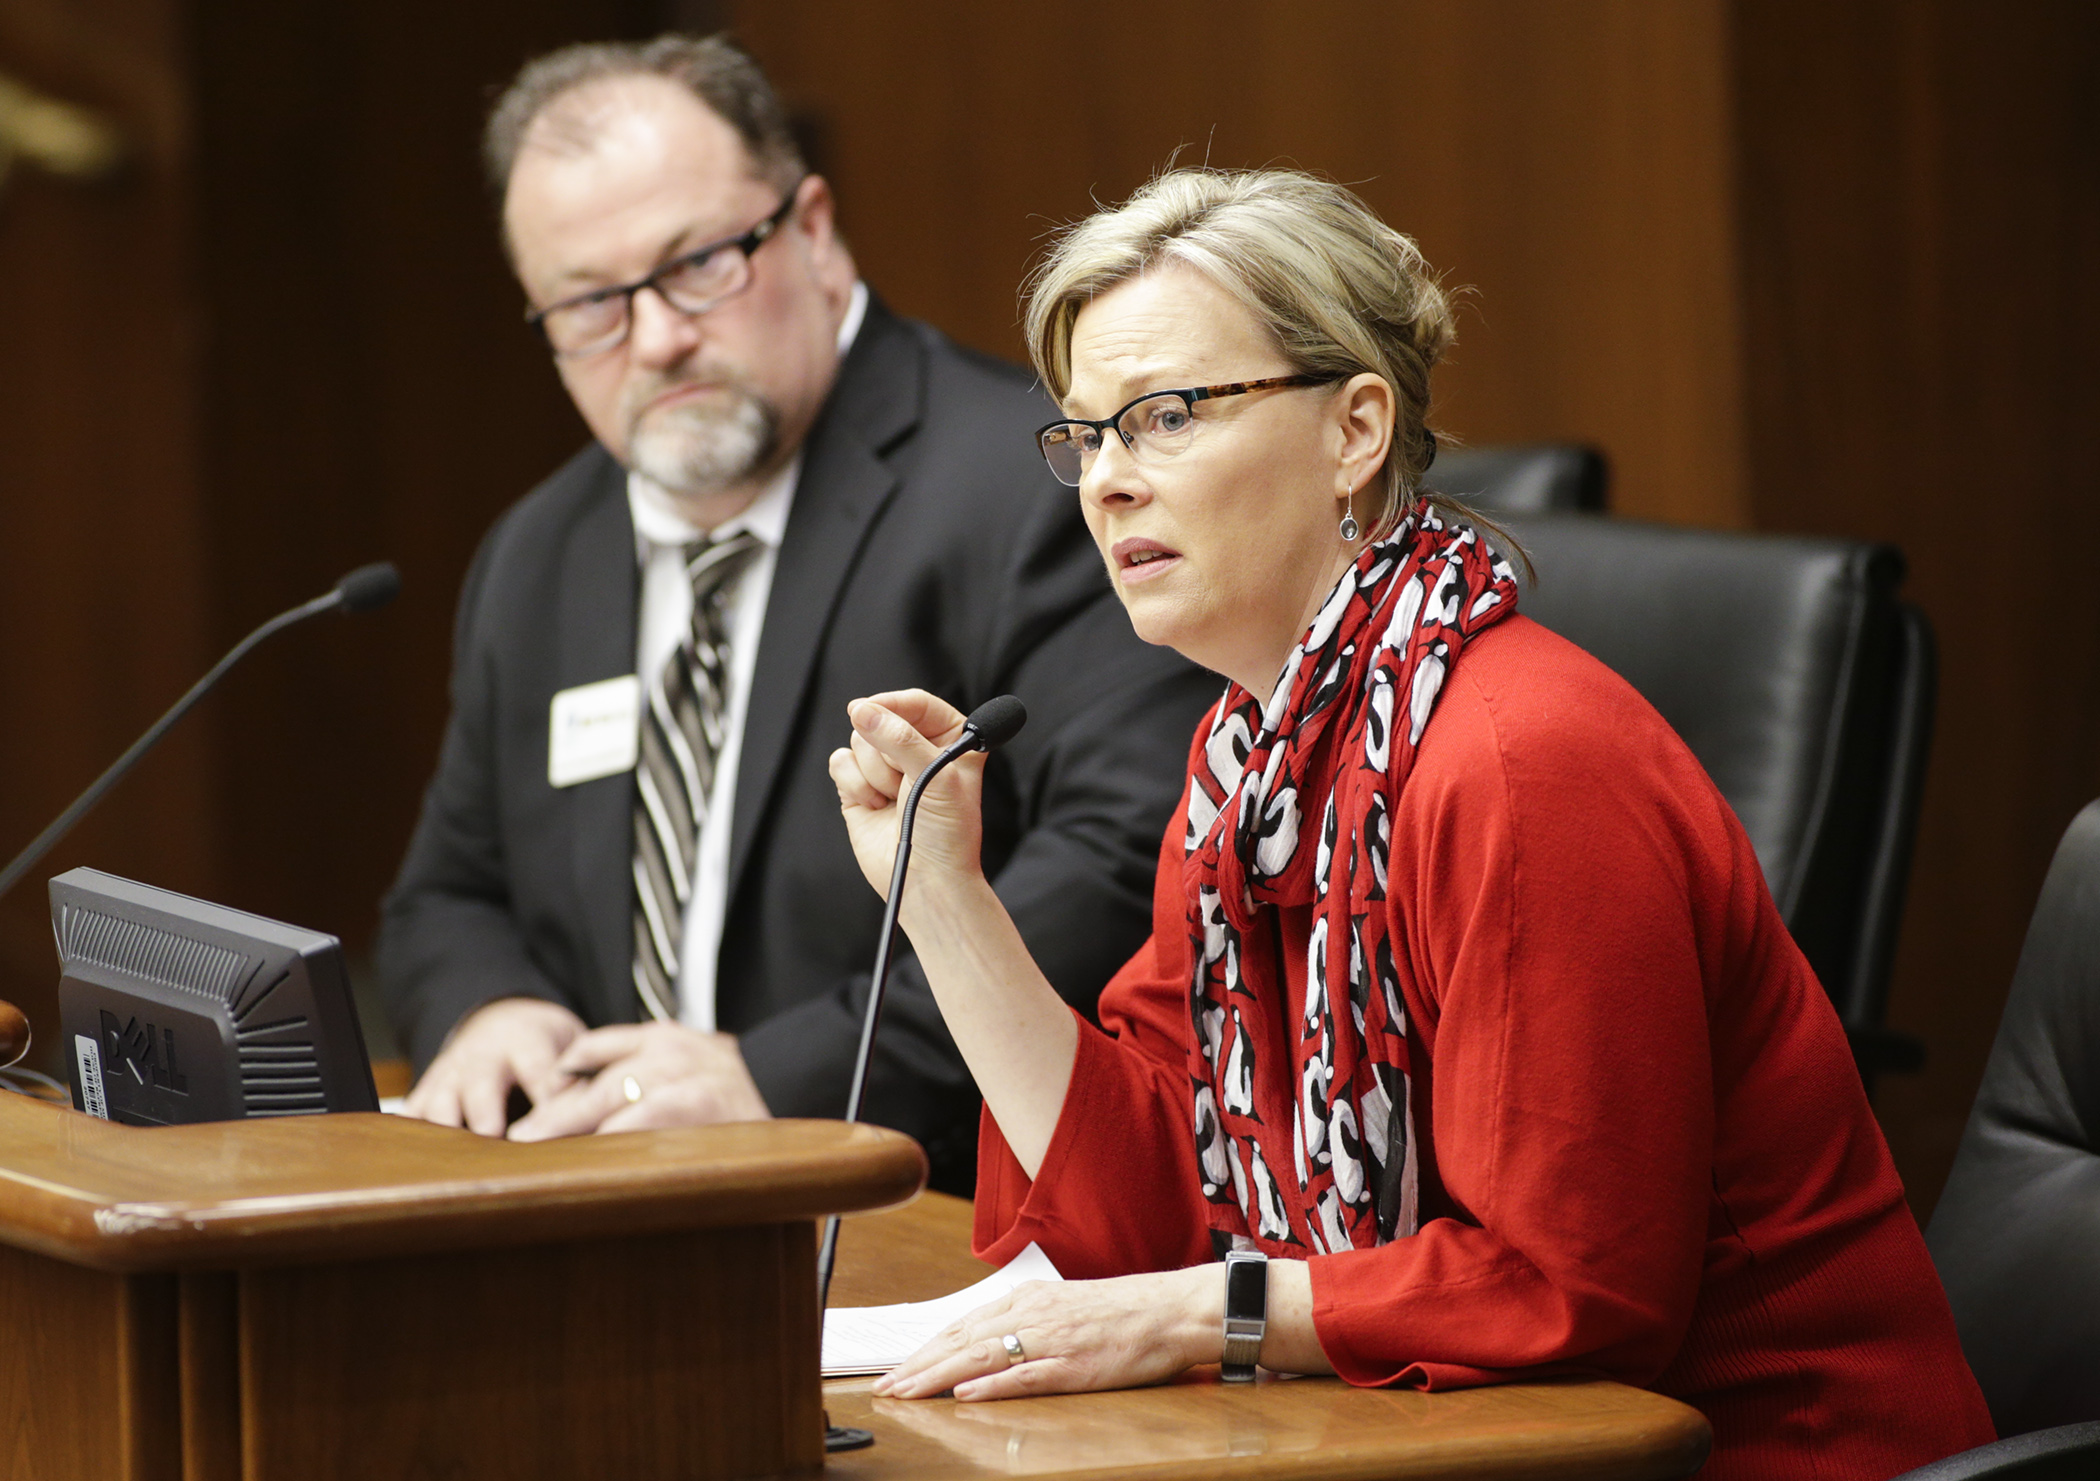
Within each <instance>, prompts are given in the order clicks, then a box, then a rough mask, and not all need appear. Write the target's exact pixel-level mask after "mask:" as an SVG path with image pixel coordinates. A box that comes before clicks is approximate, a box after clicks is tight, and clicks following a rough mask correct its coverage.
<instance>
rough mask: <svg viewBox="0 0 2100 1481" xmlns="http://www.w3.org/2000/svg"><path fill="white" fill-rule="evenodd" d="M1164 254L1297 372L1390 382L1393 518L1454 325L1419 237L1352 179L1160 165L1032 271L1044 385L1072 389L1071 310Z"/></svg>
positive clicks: (1423, 441) (1388, 482) (1414, 471)
mask: <svg viewBox="0 0 2100 1481" xmlns="http://www.w3.org/2000/svg"><path fill="white" fill-rule="evenodd" d="M1169 262H1179V263H1185V264H1187V265H1188V266H1190V267H1193V268H1195V269H1196V270H1197V271H1198V272H1200V273H1202V274H1203V275H1204V276H1205V277H1207V278H1209V279H1210V280H1211V281H1212V282H1213V283H1215V284H1217V286H1218V287H1220V288H1222V289H1224V290H1225V291H1226V292H1227V293H1229V294H1231V295H1232V296H1233V297H1234V298H1236V299H1238V300H1239V301H1240V302H1241V303H1243V304H1245V305H1246V306H1247V308H1248V310H1249V311H1250V312H1251V313H1253V315H1254V317H1255V318H1256V320H1258V321H1259V322H1260V323H1261V324H1262V325H1263V326H1264V327H1265V328H1266V329H1267V330H1268V331H1269V333H1270V335H1271V336H1272V337H1273V338H1274V339H1275V341H1276V344H1277V346H1278V348H1279V349H1281V350H1282V352H1283V354H1284V357H1285V358H1286V359H1287V360H1288V361H1289V362H1290V365H1291V369H1292V370H1293V371H1295V372H1298V373H1300V374H1307V375H1318V376H1322V377H1332V378H1333V379H1335V380H1343V379H1346V378H1348V377H1350V376H1353V375H1360V374H1363V373H1365V372H1368V373H1370V374H1372V375H1376V376H1379V377H1381V378H1382V379H1383V380H1384V381H1385V383H1386V384H1387V385H1389V386H1391V387H1392V389H1393V397H1394V416H1393V446H1392V451H1391V452H1389V453H1388V454H1387V455H1386V460H1385V468H1384V475H1385V498H1384V501H1383V505H1382V508H1381V514H1380V518H1379V519H1378V520H1377V521H1376V523H1375V525H1374V530H1377V531H1383V530H1385V529H1389V528H1390V527H1391V526H1392V525H1393V524H1395V523H1396V522H1398V521H1399V520H1400V518H1401V517H1402V516H1404V515H1405V514H1406V513H1407V512H1408V511H1409V509H1410V508H1412V507H1413V504H1414V501H1415V498H1416V497H1417V495H1418V493H1419V492H1420V488H1421V480H1422V474H1423V473H1424V472H1425V471H1426V470H1427V468H1428V466H1429V460H1430V459H1431V458H1432V457H1434V456H1435V453H1434V448H1435V446H1436V443H1435V439H1434V438H1433V437H1431V435H1430V433H1429V429H1428V426H1427V420H1426V419H1427V417H1428V414H1429V373H1430V371H1431V370H1432V369H1433V368H1434V367H1435V365H1436V363H1437V361H1438V360H1439V359H1440V358H1442V356H1443V353H1444V351H1445V350H1446V349H1447V348H1448V347H1449V346H1450V344H1451V342H1452V340H1453V339H1454V338H1455V337H1456V330H1455V326H1454V324H1453V322H1452V314H1451V305H1450V303H1449V301H1448V300H1447V299H1446V298H1445V296H1444V292H1443V289H1442V288H1440V287H1439V286H1438V284H1437V280H1436V275H1435V274H1434V273H1433V272H1432V271H1431V270H1430V267H1429V264H1428V263H1427V262H1425V261H1424V260H1423V258H1422V253H1421V251H1420V249H1419V248H1417V247H1416V246H1415V244H1414V242H1413V241H1412V240H1410V239H1409V238H1407V237H1405V236H1403V235H1401V234H1400V233H1399V232H1397V231H1395V230H1393V229H1392V228H1391V227H1390V226H1387V225H1386V224H1385V223H1384V222H1383V221H1380V220H1379V219H1378V217H1377V216H1376V215H1374V214H1373V213H1372V211H1371V208H1370V207H1368V206H1366V205H1365V204H1364V203H1363V202H1362V201H1361V200H1359V199H1358V198H1357V196H1356V195H1355V193H1354V192H1352V191H1350V190H1347V189H1345V188H1344V187H1342V186H1340V185H1336V184H1334V183H1333V182H1332V181H1327V180H1321V179H1319V178H1317V177H1315V176H1312V175H1308V174H1304V173H1303V172H1301V171H1298V170H1211V169H1179V170H1168V171H1166V172H1165V173H1164V174H1161V175H1159V176H1158V177H1157V178H1155V179H1154V180H1153V181H1152V182H1151V183H1150V184H1148V185H1146V186H1145V187H1144V188H1143V189H1141V190H1139V191H1138V193H1137V194H1136V195H1133V196H1132V197H1131V198H1130V199H1129V200H1127V201H1125V202H1124V203H1123V204H1122V205H1120V206H1116V207H1113V208H1111V209H1108V210H1104V211H1099V212H1096V213H1095V214H1094V215H1092V216H1089V217H1088V218H1087V219H1086V220H1084V221H1082V222H1080V223H1079V224H1078V225H1076V226H1073V227H1071V228H1070V229H1069V230H1067V231H1066V232H1065V233H1064V234H1063V235H1062V236H1061V237H1059V238H1058V239H1057V240H1056V242H1055V243H1054V244H1053V245H1052V246H1051V249H1050V253H1049V255H1048V256H1047V257H1046V258H1045V259H1044V260H1043V262H1042V264H1041V265H1040V266H1039V267H1037V268H1036V270H1035V272H1034V273H1033V274H1032V275H1031V276H1030V279H1029V282H1028V287H1027V294H1028V298H1027V308H1026V313H1025V319H1024V323H1025V332H1026V334H1027V338H1028V353H1029V357H1030V358H1031V359H1032V360H1033V361H1034V362H1035V370H1036V374H1037V375H1039V376H1040V377H1042V381H1043V384H1044V385H1045V386H1046V387H1047V388H1048V389H1049V391H1050V393H1051V395H1053V396H1055V397H1056V398H1057V399H1059V400H1060V401H1062V400H1063V399H1064V396H1065V393H1066V392H1067V391H1068V390H1070V388H1071V381H1072V356H1071V350H1072V326H1073V323H1074V322H1075V321H1076V320H1077V319H1078V317H1079V312H1080V310H1081V309H1083V308H1085V307H1086V306H1087V304H1089V303H1090V302H1092V301H1093V300H1094V299H1095V298H1097V297H1099V296H1100V295H1101V294H1103V293H1106V292H1107V291H1108V290H1110V289H1111V288H1114V287H1116V286H1117V285H1119V284H1121V283H1124V282H1127V281H1128V280H1129V279H1131V278H1134V277H1136V276H1137V275H1138V274H1140V273H1142V272H1144V271H1146V270H1147V269H1148V268H1151V267H1154V266H1157V265H1159V264H1161V263H1169ZM1440 502H1442V501H1440ZM1454 512H1455V513H1459V514H1462V515H1464V516H1465V517H1466V518H1468V519H1473V518H1475V517H1474V516H1472V515H1471V514H1470V512H1469V511H1465V510H1463V509H1462V508H1456V509H1454Z"/></svg>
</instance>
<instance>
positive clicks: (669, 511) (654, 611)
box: [627, 283, 868, 1029]
mask: <svg viewBox="0 0 2100 1481" xmlns="http://www.w3.org/2000/svg"><path fill="white" fill-rule="evenodd" d="M867 307H868V290H867V287H866V286H865V285H864V284H861V283H855V284H854V285H853V296H852V298H851V300H850V301H849V302H848V304H847V306H846V318H845V321H844V322H843V323H841V324H840V325H839V355H840V358H842V359H843V358H844V356H845V354H846V351H847V350H848V349H849V348H851V346H852V344H853V339H854V336H855V335H856V334H858V333H859V332H860V323H861V319H862V318H863V317H864V316H865V314H866V312H867ZM801 476H802V454H801V453H800V452H799V451H797V453H796V454H795V456H794V458H793V460H792V461H790V462H789V463H788V465H787V467H785V468H783V469H782V470H781V471H780V472H779V473H778V474H777V475H776V476H775V477H774V478H773V480H772V482H770V483H768V484H767V485H766V487H765V488H764V490H763V491H761V492H760V494H759V496H758V497H757V498H756V499H754V500H752V502H751V505H750V507H749V508H747V509H745V510H744V512H743V513H741V514H739V515H737V516H736V518H734V519H731V520H725V521H724V522H723V523H722V524H720V525H717V526H716V527H715V528H714V529H713V530H711V531H710V530H703V529H700V528H699V527H698V526H696V525H694V524H693V523H692V522H691V521H689V520H687V519H686V518H685V516H684V515H682V514H680V513H679V512H678V507H677V505H676V503H675V502H674V501H673V500H672V498H671V496H670V495H669V494H667V493H666V492H665V491H664V490H663V489H662V488H661V487H659V486H658V485H657V484H656V483H654V482H652V481H651V480H650V479H647V478H645V477H643V476H642V475H641V474H639V473H635V472H632V471H630V472H629V473H628V475H627V508H628V511H629V513H631V514H632V515H633V517H634V543H635V556H636V559H637V560H638V561H639V562H640V565H641V605H640V609H639V611H638V612H637V613H636V622H635V654H634V663H635V672H636V673H637V674H638V675H640V676H641V680H642V682H643V683H644V684H648V685H654V684H656V683H658V682H659V680H660V676H661V674H662V672H663V667H664V665H665V664H666V663H667V662H669V661H670V657H671V654H672V653H673V651H675V650H676V649H677V647H678V645H679V644H680V643H683V642H684V641H685V640H686V637H687V635H688V634H689V633H690V632H691V631H692V625H693V587H692V582H691V581H690V580H689V579H688V578H687V576H686V570H685V560H684V556H683V551H684V547H685V546H686V545H688V544H689V543H691V542H692V541H694V540H698V539H700V538H701V537H702V536H705V535H710V534H712V535H714V536H715V537H717V538H721V537H723V536H727V535H733V534H737V533H739V532H741V531H745V530H748V531H750V533H751V534H752V535H753V536H754V537H756V539H757V540H758V547H759V548H758V553H757V554H756V555H754V556H753V557H752V558H751V562H750V564H749V565H747V566H746V567H745V568H744V572H743V574H742V575H741V576H739V577H738V578H737V580H736V583H735V585H734V586H733V587H732V588H731V589H730V590H729V591H728V592H726V593H725V607H724V616H725V618H726V619H727V621H728V627H729V675H728V678H729V694H728V701H729V713H728V714H727V716H725V717H724V719H725V723H724V725H723V727H722V751H721V754H720V755H718V756H716V757H715V776H714V783H713V786H712V788H711V789H710V790H709V792H708V799H707V818H706V821H705V822H704V823H702V824H701V828H700V858H699V865H698V868H697V870H696V871H695V874H694V878H693V893H692V897H691V898H690V899H689V900H688V901H687V902H686V909H685V935H684V938H683V939H682V940H681V942H680V943H679V967H678V1021H679V1022H681V1023H683V1024H685V1025H686V1026H687V1027H688V1028H696V1029H713V1028H714V1027H715V977H716V965H717V959H718V958H719V956H720V954H721V949H722V917H723V913H724V912H725V911H726V910H727V908H728V904H729V900H728V895H729V833H730V828H731V826H732V823H733V821H734V817H733V815H734V811H735V806H736V777H737V766H738V762H739V761H740V760H741V759H742V755H743V749H744V717H745V715H746V713H747V712H748V711H749V709H750V704H751V676H752V675H753V674H754V673H755V672H756V671H757V668H758V643H759V637H760V634H761V633H762V632H763V631H764V629H765V621H766V602H767V599H768V598H769V597H770V596H771V595H772V592H773V571H774V568H775V567H776V565H777V564H778V562H779V554H780V541H781V538H782V537H783V536H784V535H785V534H786V533H787V522H788V511H789V510H790V509H791V508H793V507H794V502H795V486H796V484H797V483H798V482H799V481H800V480H801Z"/></svg>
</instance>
